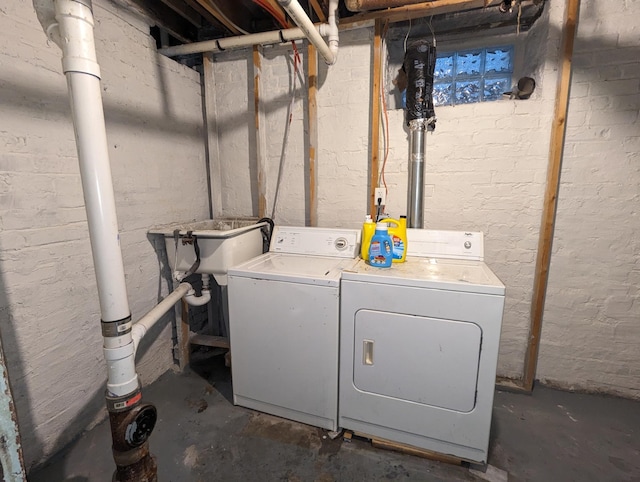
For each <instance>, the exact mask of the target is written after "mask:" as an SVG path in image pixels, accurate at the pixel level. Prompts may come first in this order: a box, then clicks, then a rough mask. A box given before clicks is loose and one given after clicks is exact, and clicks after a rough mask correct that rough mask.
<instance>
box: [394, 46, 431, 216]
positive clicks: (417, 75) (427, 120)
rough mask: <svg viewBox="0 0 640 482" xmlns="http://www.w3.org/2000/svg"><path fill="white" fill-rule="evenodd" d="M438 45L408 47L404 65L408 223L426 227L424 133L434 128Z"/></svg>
mask: <svg viewBox="0 0 640 482" xmlns="http://www.w3.org/2000/svg"><path fill="white" fill-rule="evenodd" d="M435 65H436V48H435V46H433V45H431V43H430V42H429V41H427V40H417V41H415V42H412V43H411V44H410V45H409V46H408V47H407V51H406V53H405V57H404V63H403V64H402V69H403V70H404V72H405V73H406V74H407V93H406V99H407V105H406V109H407V110H406V121H407V125H408V126H409V145H410V154H409V169H408V170H409V184H408V189H407V227H409V228H423V227H424V208H423V205H424V157H425V156H424V154H425V133H426V132H427V131H428V130H434V129H435V123H436V117H435V111H434V109H433V71H434V69H435Z"/></svg>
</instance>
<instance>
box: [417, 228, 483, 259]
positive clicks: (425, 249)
mask: <svg viewBox="0 0 640 482" xmlns="http://www.w3.org/2000/svg"><path fill="white" fill-rule="evenodd" d="M407 244H408V251H407V255H412V256H418V257H422V258H452V259H470V260H476V261H483V259H484V234H483V233H482V232H480V231H441V230H434V229H407Z"/></svg>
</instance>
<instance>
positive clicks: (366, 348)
mask: <svg viewBox="0 0 640 482" xmlns="http://www.w3.org/2000/svg"><path fill="white" fill-rule="evenodd" d="M362 364H363V365H373V340H363V341H362Z"/></svg>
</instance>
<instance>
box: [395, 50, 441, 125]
mask: <svg viewBox="0 0 640 482" xmlns="http://www.w3.org/2000/svg"><path fill="white" fill-rule="evenodd" d="M435 67H436V48H435V46H434V45H432V44H431V42H430V41H429V40H424V39H421V40H416V41H414V42H411V43H410V44H409V45H408V46H407V51H406V52H405V54H404V62H403V64H402V70H403V71H404V72H405V74H406V75H407V96H406V97H407V112H406V121H407V125H410V123H411V121H413V120H417V119H423V120H425V121H426V122H427V124H428V127H429V129H430V130H433V129H434V128H435V122H436V114H435V110H434V108H433V72H434V70H435Z"/></svg>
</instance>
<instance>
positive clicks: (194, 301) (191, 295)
mask: <svg viewBox="0 0 640 482" xmlns="http://www.w3.org/2000/svg"><path fill="white" fill-rule="evenodd" d="M184 300H185V301H186V302H187V304H188V305H189V306H203V305H206V304H207V303H209V301H211V291H209V290H207V289H203V290H202V294H201V295H200V296H196V291H195V290H194V289H191V290H189V291H188V292H187V294H186V295H184Z"/></svg>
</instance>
